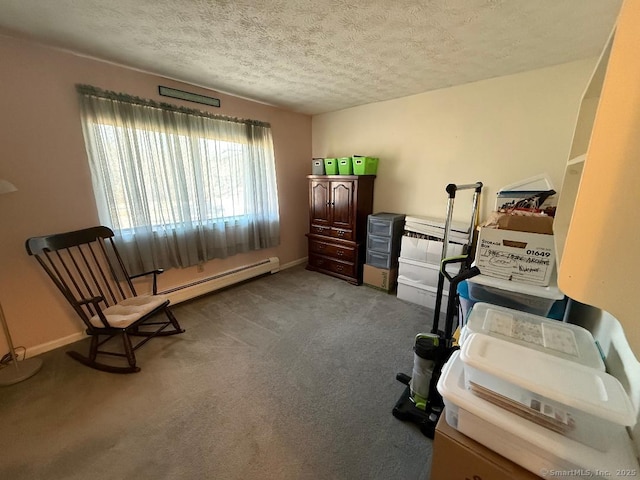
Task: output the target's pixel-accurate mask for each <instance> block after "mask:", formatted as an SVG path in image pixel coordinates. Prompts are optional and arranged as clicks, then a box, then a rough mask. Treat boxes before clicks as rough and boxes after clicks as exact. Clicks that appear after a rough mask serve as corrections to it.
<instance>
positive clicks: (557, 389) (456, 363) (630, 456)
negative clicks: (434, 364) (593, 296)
mask: <svg viewBox="0 0 640 480" xmlns="http://www.w3.org/2000/svg"><path fill="white" fill-rule="evenodd" d="M461 342H462V348H461V350H460V351H456V352H454V354H453V355H452V357H451V358H450V360H449V361H448V362H447V364H446V365H445V367H444V368H443V370H442V374H441V377H440V379H439V382H438V391H439V392H440V394H441V395H442V396H443V399H444V402H445V407H446V409H445V411H446V415H445V419H446V421H447V423H448V424H449V425H451V426H452V427H454V428H456V429H457V430H459V431H460V432H461V433H463V434H465V435H467V436H468V437H470V438H472V439H474V440H476V441H477V442H479V443H481V444H483V445H485V446H486V447H488V448H490V449H491V450H493V451H495V452H497V453H499V454H500V455H502V456H503V457H505V458H508V459H509V460H512V461H513V462H515V463H517V464H519V465H521V466H523V467H524V468H526V469H528V470H530V471H531V472H533V473H535V474H537V475H542V476H545V472H547V473H548V474H550V473H551V472H555V473H554V474H553V476H554V477H558V478H583V477H584V476H589V477H591V478H607V477H611V476H615V475H616V473H615V472H621V471H638V461H637V459H636V457H635V454H634V451H633V448H632V443H631V441H630V439H629V435H628V433H627V429H626V427H632V426H633V425H634V424H635V422H636V413H635V409H634V407H633V404H632V402H631V400H630V399H629V397H628V395H627V393H626V392H625V390H624V388H623V387H622V385H621V384H620V382H619V381H618V380H617V379H616V378H615V377H613V376H611V375H609V374H607V373H605V371H604V364H603V362H602V359H601V357H600V354H599V351H598V349H597V347H596V345H595V342H594V340H593V337H592V336H591V334H590V333H589V332H588V331H586V330H585V329H583V328H581V327H578V326H575V325H570V324H565V323H559V322H555V321H552V320H547V319H546V318H544V317H540V316H536V315H530V314H526V313H522V312H519V311H517V310H512V309H507V308H503V307H496V306H494V305H488V304H483V303H477V304H475V305H474V306H473V308H472V310H471V312H470V315H469V319H468V323H467V326H466V327H465V332H463V335H462V336H461ZM561 472H564V473H562V474H561ZM584 472H589V473H588V474H585V473H584Z"/></svg>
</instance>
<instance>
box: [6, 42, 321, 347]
mask: <svg viewBox="0 0 640 480" xmlns="http://www.w3.org/2000/svg"><path fill="white" fill-rule="evenodd" d="M0 33H1V32H0ZM0 59H1V65H2V66H1V71H0V82H1V83H0V85H1V87H2V88H0V106H1V107H0V108H1V109H2V110H1V111H0V146H1V147H2V151H1V153H0V178H5V179H7V180H10V181H11V182H12V183H14V184H15V185H16V186H17V187H18V192H15V193H11V194H8V195H3V196H2V197H0V225H2V227H1V228H2V234H1V235H0V302H2V305H3V307H4V311H5V314H6V317H7V321H8V323H9V326H10V330H11V332H12V337H13V340H14V343H15V344H16V346H18V345H23V346H25V347H27V348H31V347H34V346H41V345H43V344H46V343H47V342H55V341H57V340H59V339H63V338H65V337H68V336H72V335H74V334H77V333H78V332H79V331H81V330H82V325H81V323H80V322H79V320H77V319H76V318H75V316H74V314H73V312H72V311H71V309H70V307H68V306H67V305H66V304H65V303H64V301H63V300H62V297H61V295H60V294H59V293H58V292H57V291H54V290H53V288H52V285H51V284H50V281H49V280H48V279H47V278H46V277H45V274H44V272H43V271H41V269H40V267H39V266H38V265H37V263H36V261H35V260H34V259H33V258H31V257H29V256H28V255H27V253H26V251H25V249H24V241H25V240H26V239H27V238H28V237H31V236H35V235H43V234H49V233H55V232H61V231H67V230H74V229H78V228H82V227H86V226H91V225H95V224H97V222H98V216H97V212H96V206H95V201H94V197H93V191H92V188H91V180H90V174H89V167H88V163H87V158H86V152H85V148H84V141H83V138H82V131H81V126H80V116H79V107H78V101H77V99H76V93H75V89H74V85H75V84H76V83H86V84H91V85H95V86H97V87H101V88H104V89H108V90H114V91H118V92H125V93H128V94H132V95H136V96H140V97H144V98H151V99H154V100H162V101H167V99H166V98H162V97H159V96H158V95H157V88H158V85H159V84H162V85H167V86H171V87H176V88H179V89H183V90H189V91H193V92H197V93H203V94H205V95H213V96H215V97H218V98H220V99H221V102H222V108H219V109H215V110H214V109H212V111H213V110H214V111H215V113H220V114H223V115H231V116H237V117H243V118H252V119H257V120H262V121H266V122H270V123H271V125H272V131H273V137H274V147H275V156H276V169H277V180H278V190H279V200H280V217H281V225H282V227H281V239H282V240H281V245H280V246H279V247H277V248H272V249H268V250H263V251H258V252H251V253H249V254H243V255H237V256H234V257H231V258H228V259H225V260H216V261H211V262H208V263H207V264H206V265H205V267H204V271H203V272H197V271H196V269H195V268H188V269H183V270H180V269H174V270H169V271H167V272H166V273H165V274H164V275H162V276H161V277H160V289H164V288H168V287H170V286H174V285H179V284H181V283H184V282H186V281H189V280H195V279H198V278H202V277H206V276H210V275H212V274H215V273H217V272H221V271H224V270H228V269H231V268H233V267H236V266H240V265H246V264H247V263H251V262H254V261H257V260H259V259H263V258H265V257H268V256H277V257H279V258H280V261H281V263H282V264H286V263H288V262H292V261H296V260H299V259H301V258H303V257H305V256H306V238H305V236H304V234H305V233H306V231H307V223H308V221H307V218H308V207H307V198H308V195H307V184H306V180H305V178H304V176H305V175H307V174H308V173H309V172H310V159H311V117H309V116H307V115H301V114H296V113H292V112H288V111H285V110H281V109H278V108H274V107H270V106H267V105H263V104H259V103H255V102H251V101H247V100H243V99H240V98H236V97H232V96H229V95H223V94H217V93H216V92H211V91H207V90H204V89H202V88H196V87H192V86H189V85H184V84H181V83H179V82H176V81H171V80H167V79H163V78H161V77H157V76H155V75H150V74H146V73H141V72H138V71H135V70H131V69H127V68H122V67H119V66H115V65H112V64H108V63H104V62H99V61H95V60H92V59H87V58H82V57H79V56H74V55H71V54H69V53H65V52H61V51H57V50H53V49H49V48H45V47H42V46H39V45H37V44H33V43H30V42H27V41H24V40H18V39H13V38H10V37H8V36H2V35H0ZM172 103H177V104H181V103H182V104H184V105H186V106H188V107H191V108H194V107H197V108H201V109H206V108H207V107H206V106H204V105H202V106H200V105H196V104H190V103H185V102H180V101H178V100H176V101H174V102H172ZM6 351H8V349H7V348H6V346H5V339H4V336H3V335H1V334H0V353H5V352H6Z"/></svg>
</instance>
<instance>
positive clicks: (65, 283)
mask: <svg viewBox="0 0 640 480" xmlns="http://www.w3.org/2000/svg"><path fill="white" fill-rule="evenodd" d="M26 247H27V252H28V253H29V254H31V255H33V256H35V257H36V259H37V260H38V262H39V263H40V265H42V267H43V268H44V270H45V271H46V272H47V274H48V275H49V277H51V279H52V280H53V282H54V283H55V285H56V286H57V287H58V289H59V290H60V291H61V292H62V294H63V295H64V296H65V298H66V299H67V300H68V301H69V302H70V303H71V305H72V306H73V308H74V309H75V310H76V312H77V313H78V314H79V315H80V318H82V320H83V322H84V323H85V324H86V325H87V327H89V328H92V326H91V324H90V322H89V319H90V318H91V317H93V316H94V315H96V314H97V311H96V308H95V305H94V304H93V303H91V302H88V301H87V300H89V299H92V298H95V297H101V300H100V303H99V305H100V308H103V309H104V308H107V307H109V306H112V305H115V304H117V303H118V302H120V301H122V300H124V299H126V298H130V297H134V296H136V295H137V294H136V290H135V288H134V286H133V283H132V282H131V280H130V279H129V276H128V274H127V272H126V269H125V267H124V262H123V261H122V258H121V257H120V255H119V253H118V250H117V249H116V247H115V244H114V241H113V232H112V231H111V229H109V228H107V227H94V228H89V229H85V230H80V231H77V232H68V233H63V234H56V235H50V236H47V237H38V238H32V239H29V240H28V241H27V245H26Z"/></svg>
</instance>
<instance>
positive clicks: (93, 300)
mask: <svg viewBox="0 0 640 480" xmlns="http://www.w3.org/2000/svg"><path fill="white" fill-rule="evenodd" d="M103 300H104V297H91V298H83V299H82V300H79V301H78V302H76V303H77V304H78V306H81V305H87V304H88V303H93V306H94V308H95V309H96V314H97V315H98V317H100V321H101V322H102V323H103V324H104V326H105V327H110V326H111V325H109V322H108V321H107V317H105V316H104V313H102V309H101V308H100V302H102V301H103Z"/></svg>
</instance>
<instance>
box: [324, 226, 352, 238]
mask: <svg viewBox="0 0 640 480" xmlns="http://www.w3.org/2000/svg"><path fill="white" fill-rule="evenodd" d="M329 235H331V236H332V237H335V238H341V239H343V240H353V230H350V229H347V228H335V227H331V233H329Z"/></svg>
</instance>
